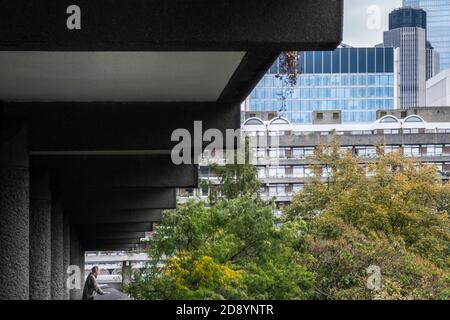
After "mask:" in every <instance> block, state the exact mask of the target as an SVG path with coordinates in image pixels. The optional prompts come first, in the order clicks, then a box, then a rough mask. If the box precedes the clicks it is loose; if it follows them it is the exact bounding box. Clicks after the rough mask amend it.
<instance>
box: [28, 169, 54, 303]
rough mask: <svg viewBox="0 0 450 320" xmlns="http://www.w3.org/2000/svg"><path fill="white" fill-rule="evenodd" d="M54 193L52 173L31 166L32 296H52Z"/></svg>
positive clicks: (40, 298)
mask: <svg viewBox="0 0 450 320" xmlns="http://www.w3.org/2000/svg"><path fill="white" fill-rule="evenodd" d="M51 274H52V273H51V193H50V190H49V177H48V174H46V173H45V171H43V170H42V169H41V168H38V167H33V166H32V169H31V188H30V299H32V300H49V299H51V281H50V279H51Z"/></svg>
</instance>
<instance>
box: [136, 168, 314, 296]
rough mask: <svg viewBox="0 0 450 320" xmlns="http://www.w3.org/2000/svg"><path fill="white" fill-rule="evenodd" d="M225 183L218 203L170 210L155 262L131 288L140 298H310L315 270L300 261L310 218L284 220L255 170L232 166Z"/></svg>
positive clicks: (160, 229)
mask: <svg viewBox="0 0 450 320" xmlns="http://www.w3.org/2000/svg"><path fill="white" fill-rule="evenodd" d="M237 177H239V178H237ZM243 177H244V178H243ZM221 180H222V183H223V190H224V192H223V194H224V195H225V196H224V197H223V198H221V199H217V201H215V202H214V203H212V204H211V206H207V204H206V203H203V202H188V203H187V204H184V205H179V206H178V208H177V209H176V210H171V211H166V212H165V213H164V217H163V221H162V223H161V225H159V226H157V227H156V228H155V232H154V235H153V237H152V238H151V240H150V242H149V244H148V253H149V255H150V257H151V258H152V262H151V263H150V264H149V266H148V267H147V268H146V270H145V271H144V272H142V273H140V274H137V275H136V277H137V278H136V280H137V281H135V283H134V284H132V285H131V286H130V287H129V288H127V291H128V292H129V293H131V294H132V295H133V296H134V297H135V298H137V299H300V298H306V297H308V296H309V294H310V293H309V292H310V290H311V285H312V274H311V272H309V271H307V270H306V268H305V267H303V265H302V264H301V263H300V261H301V260H302V259H305V257H306V255H305V253H304V250H305V240H304V233H301V232H299V231H300V230H304V229H305V224H304V222H301V221H292V222H288V223H285V224H283V225H277V219H276V216H275V214H274V210H273V205H272V204H271V203H267V202H264V201H262V200H261V199H260V197H259V196H258V192H259V183H258V184H256V183H254V181H257V179H256V172H255V171H254V168H253V167H251V166H249V165H243V166H241V167H239V166H237V165H236V166H228V167H224V168H222V170H221ZM242 186H247V187H244V190H245V192H243V193H242V194H238V193H237V192H236V190H239V188H241V187H242Z"/></svg>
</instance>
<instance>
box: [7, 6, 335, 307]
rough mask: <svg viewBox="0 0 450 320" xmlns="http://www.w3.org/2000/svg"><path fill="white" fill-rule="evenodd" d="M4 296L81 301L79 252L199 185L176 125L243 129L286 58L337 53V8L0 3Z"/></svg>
mask: <svg viewBox="0 0 450 320" xmlns="http://www.w3.org/2000/svg"><path fill="white" fill-rule="evenodd" d="M0 8H1V10H0V119H1V122H0V123H1V126H0V219H1V220H0V221H1V224H0V299H68V298H69V297H70V298H72V299H77V298H79V297H80V292H81V291H80V290H78V289H72V290H70V292H68V290H66V289H67V287H66V286H65V281H66V270H67V267H68V266H69V265H77V266H80V267H81V270H83V269H84V268H83V263H84V262H83V260H84V252H85V251H86V250H113V249H127V248H134V247H136V246H138V245H139V240H140V238H141V237H142V233H143V232H145V231H148V230H150V229H151V227H152V223H153V222H154V221H158V220H160V219H161V211H162V210H163V209H169V208H174V207H175V205H176V199H175V197H176V192H175V191H176V188H179V187H196V186H197V183H198V182H197V180H198V179H197V177H198V166H196V165H187V164H186V165H179V166H176V165H174V164H173V163H172V162H171V158H170V152H171V149H172V148H173V146H174V145H175V144H176V143H177V142H174V141H171V134H172V132H173V131H174V130H175V129H177V128H184V129H186V130H188V131H189V132H191V133H193V127H194V121H202V125H203V130H206V129H209V128H216V129H219V130H221V131H224V130H226V129H236V128H238V127H239V126H240V103H241V102H242V101H243V100H244V99H245V98H246V97H247V96H248V95H249V93H250V92H251V90H252V89H253V87H254V86H255V85H256V83H258V81H259V80H260V79H261V77H262V76H263V75H264V73H265V72H266V71H267V69H268V68H269V67H270V66H271V64H272V63H273V62H274V61H275V59H276V58H277V56H278V55H279V54H280V52H282V51H287V50H298V51H308V50H333V49H334V48H336V47H337V45H338V44H339V43H340V42H341V35H342V16H343V1H342V0H301V1H299V0H277V1H270V0H247V1H238V0H227V1H206V0H197V1H184V0H165V1H156V0H128V1H120V2H119V1H113V0H96V1H88V0H75V1H71V2H68V1H30V0H27V1H25V0H18V1H6V0H0Z"/></svg>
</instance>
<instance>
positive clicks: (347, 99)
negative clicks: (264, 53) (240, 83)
mask: <svg viewBox="0 0 450 320" xmlns="http://www.w3.org/2000/svg"><path fill="white" fill-rule="evenodd" d="M281 64H282V60H281V59H280V58H279V59H277V61H276V62H275V63H274V64H273V65H272V67H271V68H270V70H269V71H268V72H267V74H266V75H265V76H264V78H263V79H262V80H261V81H260V83H259V84H258V85H257V86H256V88H255V89H254V90H253V92H252V94H251V95H250V98H249V101H248V103H247V104H246V106H247V109H246V110H245V111H250V112H253V113H258V112H264V111H271V112H272V113H273V115H274V116H275V115H277V114H280V115H283V116H285V117H286V118H288V119H289V120H290V121H291V122H293V123H297V124H300V123H306V124H311V123H313V121H314V117H313V113H314V112H315V111H321V110H339V111H340V112H339V113H335V115H336V116H338V117H342V119H335V120H337V121H340V120H342V121H343V122H344V123H345V122H372V121H375V119H376V110H378V109H394V108H396V107H397V94H398V93H397V90H396V89H395V88H396V82H397V81H396V79H395V77H394V74H395V72H394V71H395V70H394V69H395V65H394V49H393V48H387V47H386V48H350V47H348V46H346V47H341V48H338V49H336V50H334V51H324V52H322V51H317V52H305V53H301V54H300V57H299V66H298V68H299V73H300V75H299V78H298V81H297V84H296V85H295V87H294V88H292V90H286V86H285V85H284V83H283V81H282V80H280V78H279V77H278V76H277V75H279V74H280V73H281V72H282V71H281V70H280V69H281V68H280V65H281Z"/></svg>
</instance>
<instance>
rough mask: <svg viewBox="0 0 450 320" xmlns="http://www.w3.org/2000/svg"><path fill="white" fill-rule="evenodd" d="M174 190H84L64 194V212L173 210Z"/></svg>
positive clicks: (174, 202) (174, 201) (174, 205)
mask: <svg viewBox="0 0 450 320" xmlns="http://www.w3.org/2000/svg"><path fill="white" fill-rule="evenodd" d="M175 207H176V190H175V189H172V188H139V189H131V188H129V189H94V190H88V189H85V190H83V191H80V192H77V193H75V192H73V193H68V194H67V193H66V194H64V210H66V209H68V210H71V213H72V212H74V211H77V212H83V211H84V212H86V211H90V210H92V209H115V210H128V209H173V208H175Z"/></svg>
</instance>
